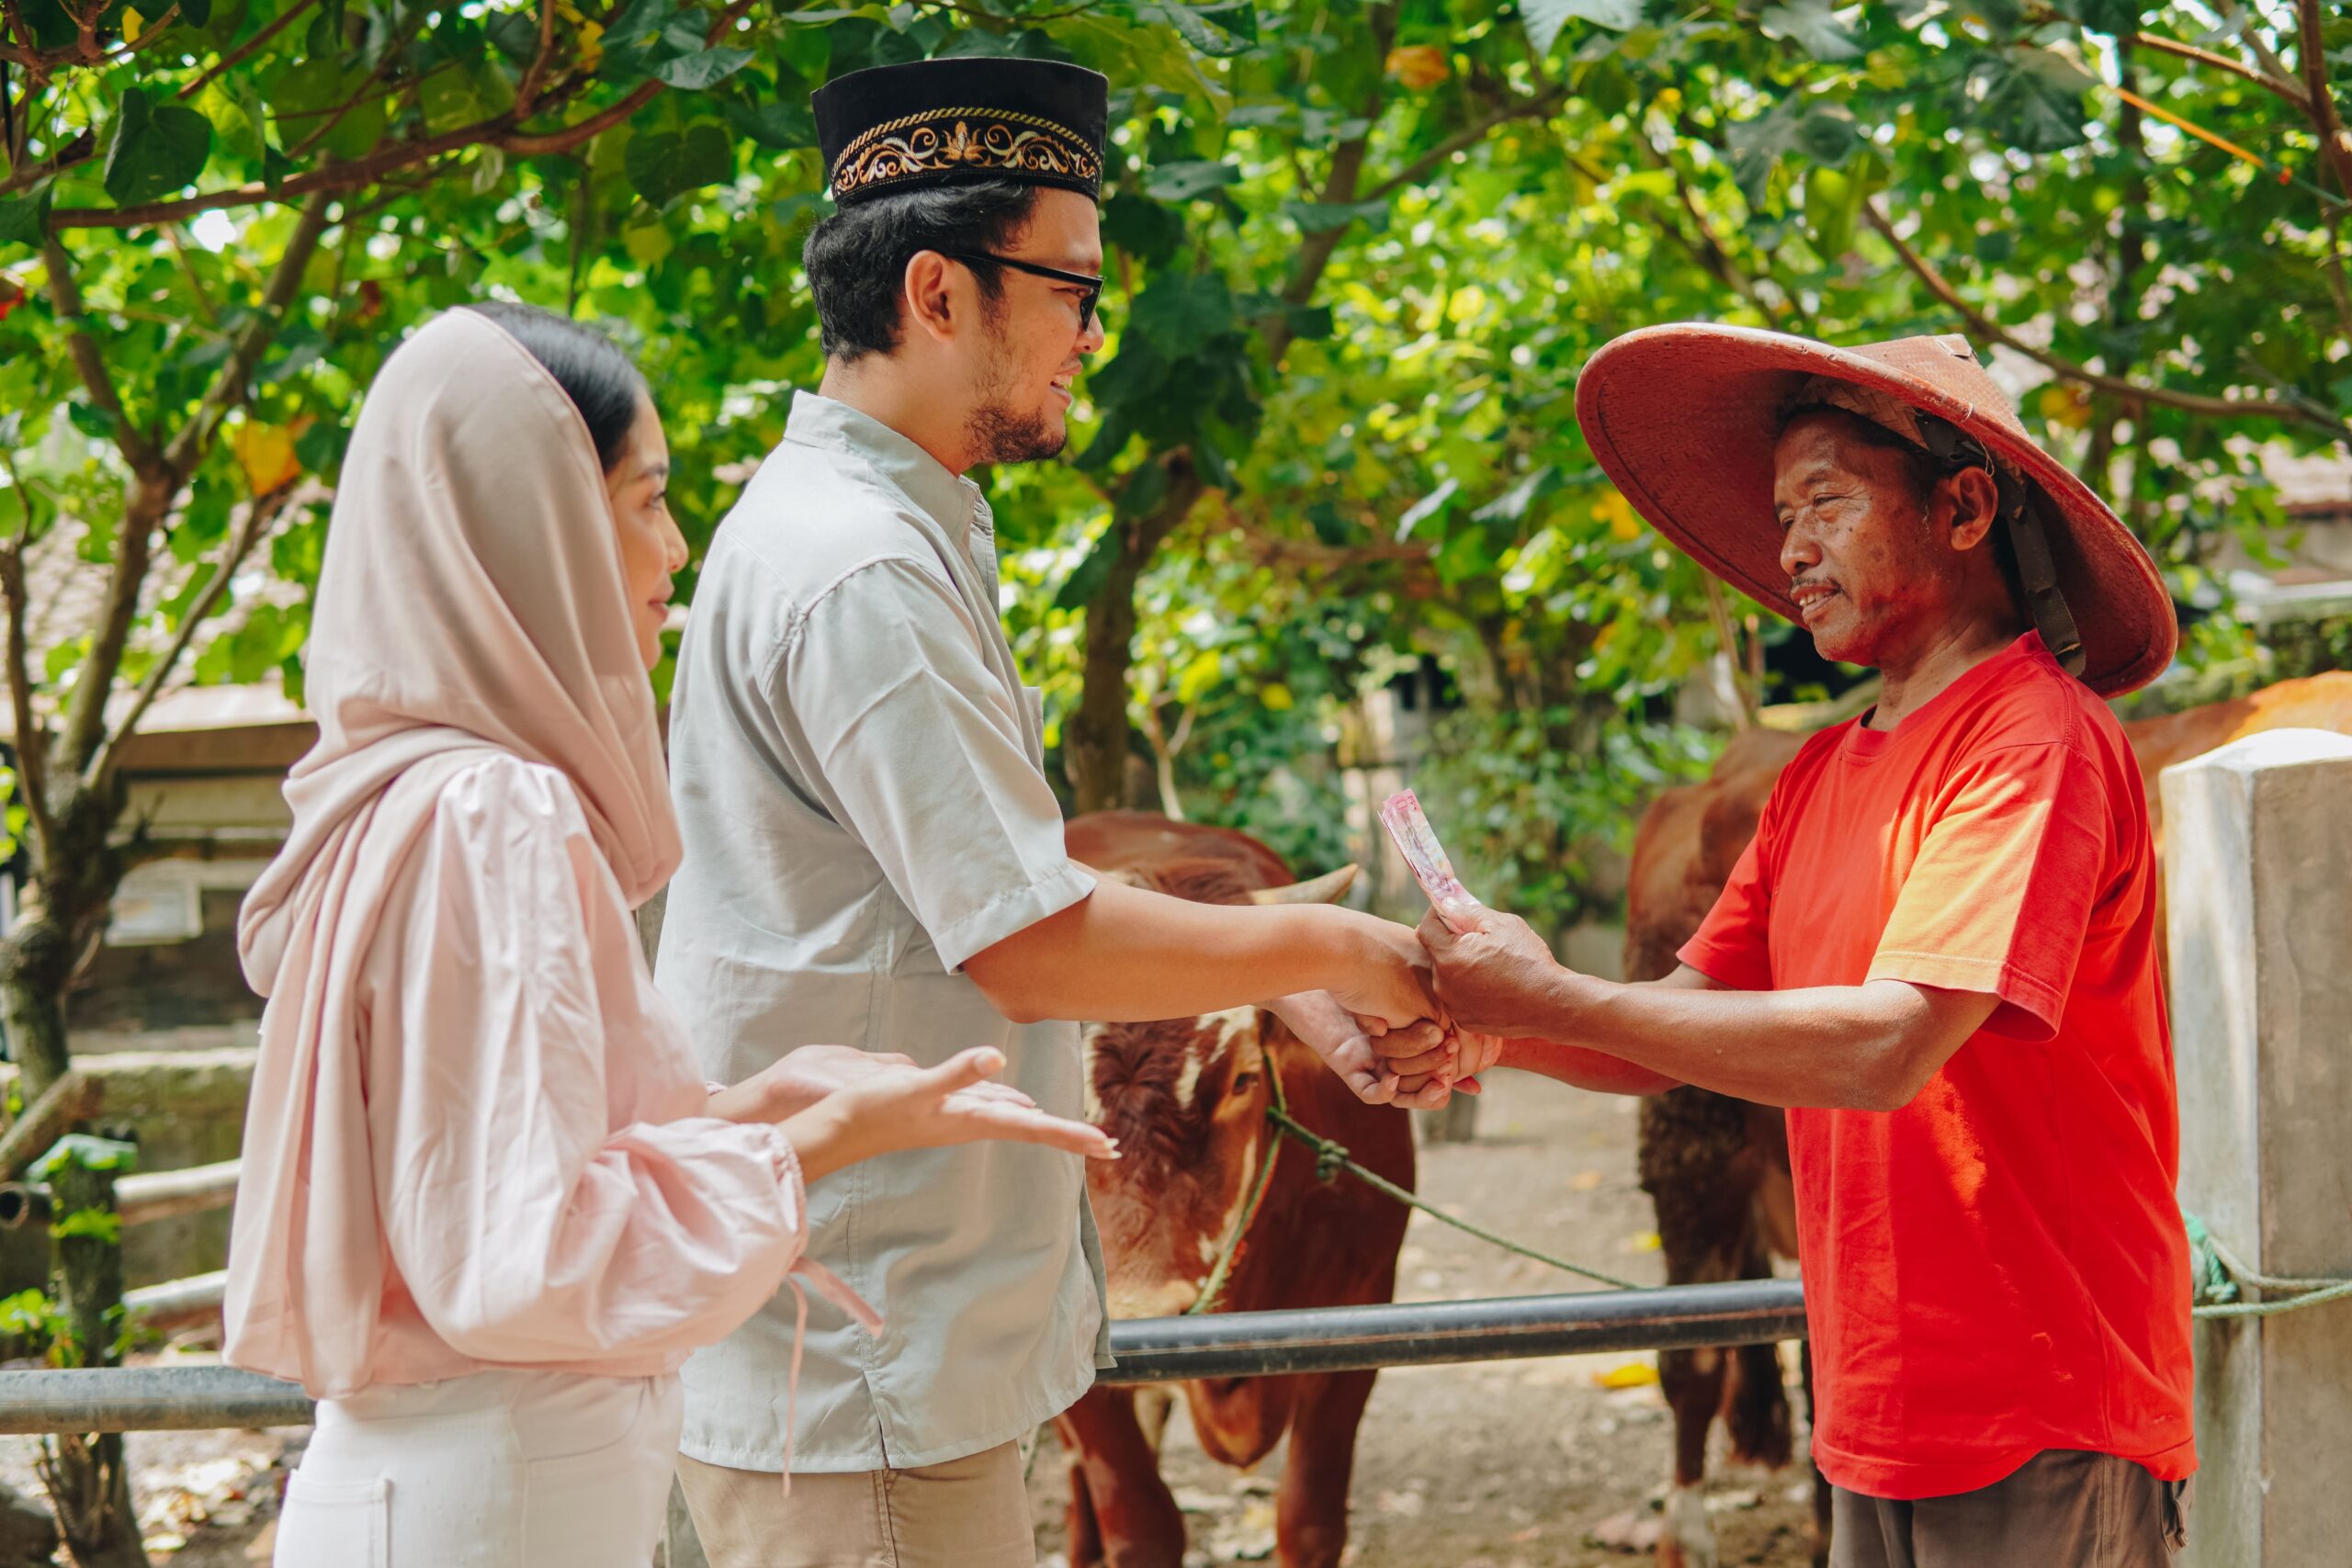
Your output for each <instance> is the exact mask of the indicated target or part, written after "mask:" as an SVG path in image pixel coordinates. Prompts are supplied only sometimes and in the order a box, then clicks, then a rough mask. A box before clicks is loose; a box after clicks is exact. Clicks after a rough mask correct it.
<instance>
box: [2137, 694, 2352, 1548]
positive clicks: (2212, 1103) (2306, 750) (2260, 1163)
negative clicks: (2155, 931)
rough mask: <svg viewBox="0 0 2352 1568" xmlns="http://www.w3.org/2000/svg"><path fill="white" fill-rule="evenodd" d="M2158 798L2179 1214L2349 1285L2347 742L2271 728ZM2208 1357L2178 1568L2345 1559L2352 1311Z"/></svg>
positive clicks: (2274, 1321)
mask: <svg viewBox="0 0 2352 1568" xmlns="http://www.w3.org/2000/svg"><path fill="white" fill-rule="evenodd" d="M2161 787H2162V790H2163V794H2164V805H2165V873H2166V885H2165V886H2166V898H2167V903H2168V906H2169V908H2170V911H2171V915H2170V925H2171V931H2170V941H2171V966H2172V987H2173V1029H2174V1050H2175V1057H2176V1060H2177V1063H2178V1067H2179V1075H2180V1101H2181V1131H2182V1139H2181V1143H2182V1148H2181V1182H2180V1192H2181V1203H2182V1206H2183V1207H2184V1208H2185V1209H2187V1210H2188V1212H2190V1213H2194V1214H2197V1215H2199V1216H2200V1217H2201V1218H2203V1219H2204V1220H2205V1222H2206V1223H2207V1224H2209V1225H2210V1226H2211V1228H2212V1230H2213V1233H2214V1235H2216V1236H2218V1237H2219V1238H2220V1239H2221V1240H2222V1243H2223V1244H2224V1245H2226V1246H2227V1247H2229V1248H2230V1249H2231V1250H2232V1251H2233V1253H2234V1254H2236V1256H2237V1257H2238V1258H2241V1259H2243V1260H2244V1262H2245V1264H2246V1265H2247V1266H2248V1267H2249V1268H2252V1269H2256V1270H2259V1271H2260V1272H2263V1273H2266V1274H2271V1275H2278V1276H2285V1277H2296V1276H2303V1277H2319V1276H2330V1277H2333V1276H2340V1275H2345V1274H2347V1273H2352V1137H2347V1136H2346V1127H2347V1124H2352V943H2347V933H2352V811H2348V810H2347V809H2346V802H2347V801H2352V739H2346V738H2345V737H2343V736H2338V735H2334V734H2328V733H2324V732H2321V731H2317V730H2291V729H2290V730H2275V731H2272V732H2271V733H2269V734H2267V735H2260V736H2256V737H2254V738H2252V739H2246V740H2242V741H2239V742H2237V743H2236V744H2234V745H2232V746H2227V747H2224V748H2222V750H2219V751H2215V752H2211V753H2210V754H2208V755H2207V756H2204V757H2201V758H2199V759H2197V760H2196V761H2190V762H2185V763H2183V764H2181V765H2180V766H2178V767H2175V768H2171V769H2168V770H2167V771H2166V772H2165V774H2164V776H2163V780H2162V784H2161ZM2196 1347H2197V1363H2198V1365H2197V1435H2198V1446H2199V1450H2200V1459H2201V1461H2202V1469H2201V1472H2200V1474H2199V1479H2198V1491H2197V1501H2196V1506H2195V1509H2194V1512H2193V1514H2192V1516H2191V1519H2190V1531H2189V1534H2190V1548H2189V1552H2188V1556H2187V1557H2185V1558H2184V1559H2183V1565H2184V1568H2288V1565H2290V1564H2291V1565H2298V1568H2300V1565H2301V1564H2308V1563H2320V1562H2346V1561H2347V1560H2352V1548H2347V1547H2346V1540H2345V1527H2344V1522H2343V1520H2344V1489H2345V1477H2346V1474H2347V1471H2346V1458H2345V1456H2346V1453H2352V1397H2347V1394H2346V1376H2347V1374H2352V1306H2346V1305H2342V1304H2338V1305H2332V1306H2322V1307H2319V1308H2316V1309H2314V1310H2312V1311H2310V1312H2303V1313H2294V1314H2286V1315H2283V1316H2278V1317H2272V1318H2267V1319H2256V1320H2239V1321H2235V1322H2228V1321H2224V1322H2215V1323H2203V1324H2200V1325H2199V1326H2198V1330H2197V1339H2196Z"/></svg>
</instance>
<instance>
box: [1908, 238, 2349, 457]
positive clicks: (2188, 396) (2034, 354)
mask: <svg viewBox="0 0 2352 1568" xmlns="http://www.w3.org/2000/svg"><path fill="white" fill-rule="evenodd" d="M1862 217H1863V220H1864V221H1866V222H1868V223H1869V224H1870V226H1871V228H1873V229H1875V230H1877V231H1878V232H1879V236H1880V237H1881V238H1882V239H1883V240H1885V241H1886V243H1888V244H1890V245H1892V246H1894V254H1896V255H1897V256H1899V257H1901V258H1902V261H1903V265H1905V266H1907V267H1909V268H1910V269H1911V271H1912V272H1913V273H1914V274H1915V275H1916V276H1917V277H1918V279H1919V281H1920V282H1922V283H1924V284H1926V285H1927V286H1928V292H1929V293H1931V294H1933V295H1934V296H1935V297H1936V298H1937V299H1940V300H1941V301H1943V303H1944V304H1945V305H1946V306H1947V307H1948V308H1950V309H1951V310H1953V311H1955V312H1957V313H1958V314H1959V316H1960V317H1961V319H1962V321H1966V322H1967V323H1968V325H1969V329H1970V330H1971V331H1972V332H1973V333H1975V334H1976V335H1977V336H1979V337H1981V338H1985V339H1988V340H1990V341H1992V342H1995V343H1998V344H2006V345H2007V346H2008V347H2010V348H2012V349H2015V350H2016V351H2017V352H2018V353H2019V354H2022V355H2025V356H2026V357H2027V358H2029V359H2031V360H2033V361H2034V362H2035V363H2037V364H2039V365H2041V366H2043V367H2046V368H2048V369H2050V370H2053V371H2055V372H2056V373H2057V374H2059V375H2060V376H2063V377H2064V378H2066V379H2067V380H2069V381H2078V382H2080V383H2082V384H2083V385H2084V386H2086V387H2096V388H2098V389H2099V390H2101V391H2105V392H2113V393H2116V394H2117V395H2119V396H2121V397H2128V398H2136V399H2138V400H2141V401H2143V402H2148V403H2158V404H2162V405H2163V406H2165V407H2166V408H2176V409H2180V410H2182V411H2184V412H2188V413H2201V414H2211V415H2213V416H2215V417H2217V418H2221V419H2277V420H2284V421H2287V422H2289V423H2296V424H2309V425H2315V426H2317V427H2318V428H2320V429H2322V430H2324V431H2326V432H2327V433H2328V434H2331V435H2333V436H2335V438H2336V439H2337V440H2338V441H2347V440H2352V425H2346V423H2344V422H2343V421H2341V420H2337V419H2334V418H2330V417H2327V416H2324V415H2323V414H2321V413H2319V412H2317V411H2316V410H2313V409H2309V408H2305V407H2302V406H2301V405H2300V404H2297V403H2290V402H2281V401H2278V400H2275V399H2271V398H2222V397H2213V396H2210V395H2208V394H2205V393H2201V392H2177V391H2173V390H2171V389H2168V388H2165V387H2151V386H2147V385H2144V384H2143V383H2141V382H2138V381H2133V380H2131V379H2129V378H2126V377H2122V376H2108V375H2103V374H2101V373H2100V372H2098V371H2097V370H2093V369H2090V368H2088V367H2085V366H2081V365H2077V364H2075V362H2074V361H2073V360H2071V359H2066V358H2064V357H2062V356H2061V355H2056V354H2053V353H2052V352H2051V351H2050V350H2048V349H2046V348H2036V347H2035V346H2034V345H2033V344H2030V343H2027V342H2026V341H2025V340H2023V339H2022V338H2020V337H2018V335H2017V334H2016V333H2012V332H2010V331H2009V330H2008V329H2007V328H2006V327H2004V326H2002V325H2001V324H2000V323H1999V322H1997V321H1994V320H1993V318H1992V317H1990V316H1987V315H1986V314H1985V312H1984V311H1982V310H1978V309H1977V308H1976V307H1975V306H1973V305H1972V304H1970V303H1969V302H1968V301H1967V300H1966V299H1962V298H1961V294H1960V291H1959V290H1958V289H1956V288H1953V287H1952V286H1951V281H1950V280H1949V279H1947V278H1946V277H1945V276H1943V275H1942V274H1941V273H1939V272H1938V271H1937V270H1936V269H1935V268H1934V267H1933V266H1931V265H1928V261H1927V259H1926V258H1925V257H1923V256H1922V255H1920V254H1919V253H1918V252H1917V251H1915V250H1913V249H1912V248H1911V247H1910V246H1909V245H1907V244H1905V243H1904V241H1903V238H1902V236H1901V235H1899V234H1897V233H1896V232H1895V231H1894V224H1893V223H1892V222H1891V221H1889V220H1888V219H1887V216H1886V214H1885V213H1883V212H1882V211H1880V210H1879V207H1878V203H1877V202H1876V201H1874V200H1870V201H1864V202H1863V203H1862Z"/></svg>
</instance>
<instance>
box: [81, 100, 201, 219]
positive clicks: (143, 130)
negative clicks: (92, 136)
mask: <svg viewBox="0 0 2352 1568" xmlns="http://www.w3.org/2000/svg"><path fill="white" fill-rule="evenodd" d="M211 155H212V122H211V121H210V120H209V119H207V118H204V117H203V116H202V115H200V114H198V113H197V112H196V111H195V110H194V109H189V108H182V107H179V106H178V105H177V104H164V105H161V106H158V105H157V103H156V101H155V97H154V96H151V95H150V94H149V93H147V92H146V91H145V90H144V89H143V88H139V87H131V88H128V89H126V90H125V91H124V93H123V95H122V103H121V107H119V110H118V111H117V114H116V118H115V123H114V141H113V145H112V146H111V147H110V148H109V149H108V150H107V169H106V189H107V195H108V196H109V197H113V198H114V202H115V205H116V206H118V207H136V206H138V205H139V204H140V203H141V202H148V201H153V200H155V199H157V198H158V197H166V196H169V195H171V194H172V193H173V192H174V191H176V190H180V189H183V188H185V187H186V186H190V185H193V184H195V183H196V178H197V176H198V175H201V174H202V173H204V164H205V160H206V159H208V158H209V157H210V156H211Z"/></svg>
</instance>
